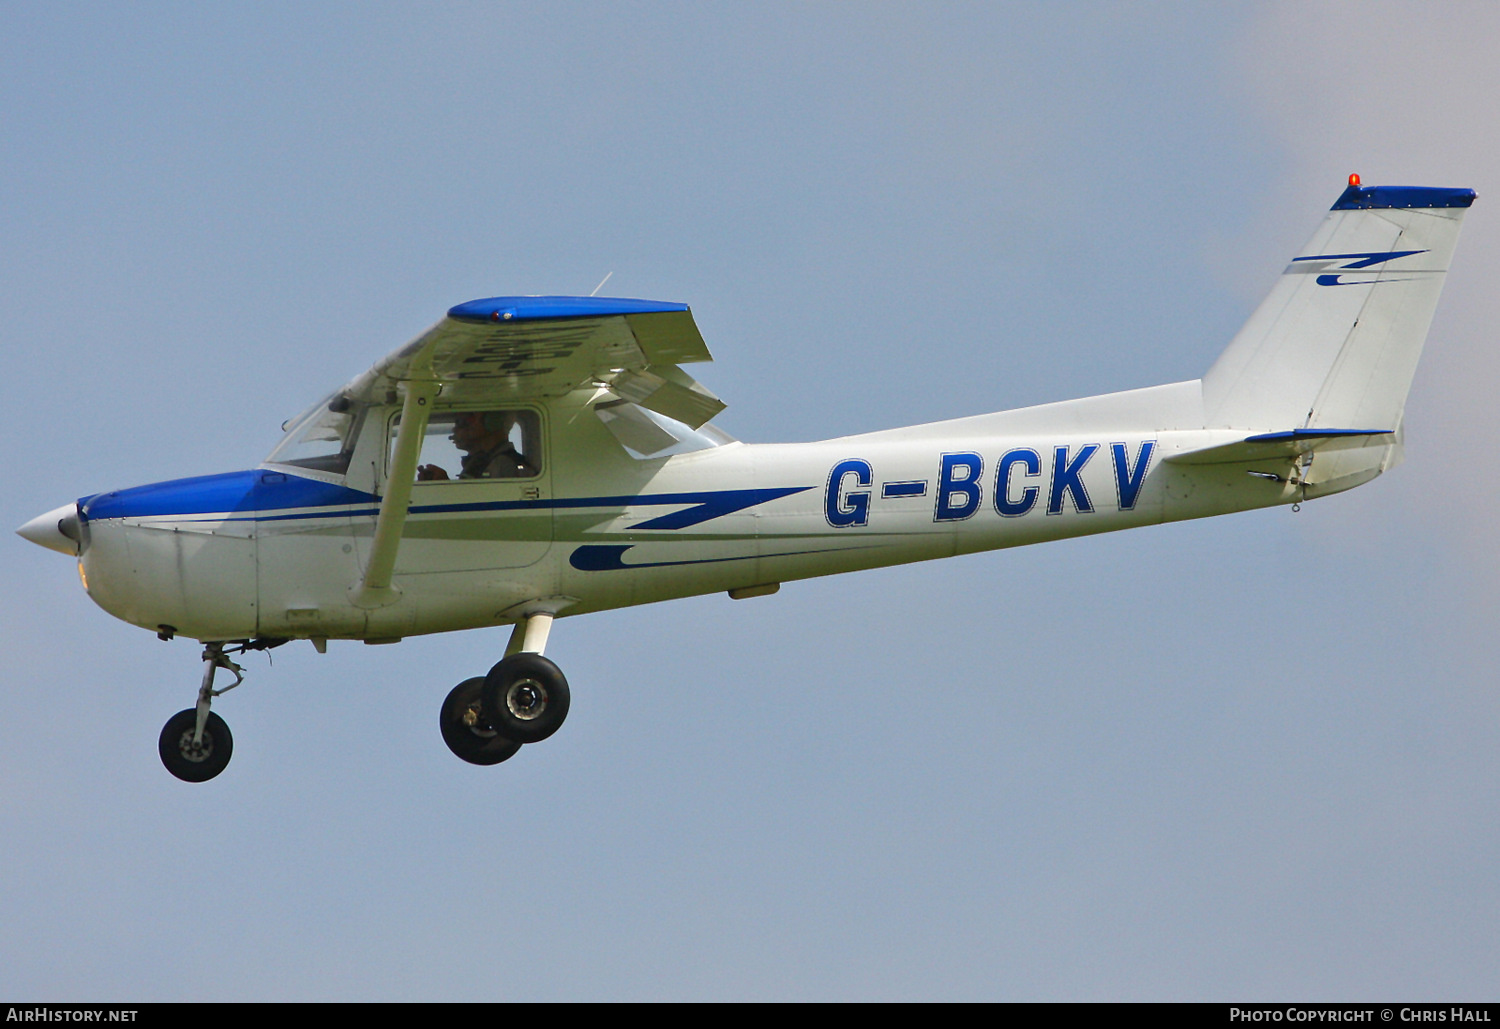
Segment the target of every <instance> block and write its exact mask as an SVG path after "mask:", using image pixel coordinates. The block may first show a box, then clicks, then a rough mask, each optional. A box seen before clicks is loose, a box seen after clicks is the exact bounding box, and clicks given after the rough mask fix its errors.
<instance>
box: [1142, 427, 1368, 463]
mask: <svg viewBox="0 0 1500 1029" xmlns="http://www.w3.org/2000/svg"><path fill="white" fill-rule="evenodd" d="M1395 442H1396V432H1395V430H1394V429H1392V430H1385V429H1290V430H1288V431H1286V432H1265V433H1261V434H1260V435H1258V436H1248V437H1246V438H1245V439H1242V440H1240V441H1239V442H1237V443H1225V444H1221V445H1220V446H1216V447H1205V448H1203V449H1202V450H1190V451H1188V452H1187V453H1185V454H1173V455H1172V456H1171V457H1168V458H1164V459H1163V460H1165V461H1166V462H1167V463H1169V464H1242V463H1244V462H1247V461H1278V460H1280V461H1291V460H1294V459H1296V458H1299V457H1301V456H1302V455H1304V454H1310V453H1312V452H1314V451H1320V452H1328V451H1332V450H1358V449H1360V448H1362V447H1384V446H1390V445H1392V444H1394V443H1395Z"/></svg>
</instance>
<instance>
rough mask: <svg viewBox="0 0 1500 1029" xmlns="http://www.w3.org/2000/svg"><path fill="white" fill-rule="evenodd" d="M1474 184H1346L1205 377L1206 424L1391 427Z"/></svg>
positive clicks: (1398, 414) (1353, 179)
mask: <svg viewBox="0 0 1500 1029" xmlns="http://www.w3.org/2000/svg"><path fill="white" fill-rule="evenodd" d="M1473 202H1474V192H1473V190H1468V189H1439V188H1428V187H1416V186H1371V187H1361V186H1360V185H1359V184H1358V178H1357V177H1354V176H1351V180H1350V186H1349V188H1348V189H1347V190H1345V191H1344V194H1343V195H1342V196H1340V197H1339V199H1338V201H1337V202H1336V203H1335V204H1334V205H1333V209H1332V210H1330V211H1329V212H1328V217H1327V218H1326V219H1324V221H1323V224H1322V226H1321V227H1320V228H1319V229H1318V231H1317V232H1316V233H1314V235H1313V238H1312V240H1311V241H1310V242H1309V243H1308V244H1307V246H1306V247H1304V248H1303V249H1302V250H1301V251H1300V252H1299V253H1298V255H1297V256H1296V257H1294V258H1293V259H1292V262H1291V263H1290V264H1288V265H1287V267H1286V270H1285V271H1284V272H1283V273H1282V275H1281V278H1280V280H1278V281H1277V283H1276V286H1275V287H1274V288H1273V289H1272V290H1271V293H1270V295H1269V296H1267V297H1266V299H1265V300H1264V301H1263V302H1262V303H1261V305H1260V307H1258V308H1257V309H1256V311H1255V313H1254V314H1253V315H1251V317H1250V320H1249V321H1248V322H1246V323H1245V327H1244V328H1242V329H1241V330H1240V331H1239V334H1238V335H1237V336H1235V338H1234V340H1233V342H1231V343H1230V344H1229V347H1228V348H1227V349H1226V350H1225V351H1224V353H1223V354H1221V355H1220V356H1219V359H1218V360H1217V361H1216V362H1215V363H1214V366H1213V367H1212V368H1210V369H1209V371H1208V374H1207V375H1205V376H1204V377H1203V405H1204V412H1205V415H1206V424H1207V426H1208V427H1209V428H1234V429H1273V430H1282V429H1299V428H1336V429H1369V430H1387V431H1389V430H1393V429H1395V428H1397V426H1398V425H1399V424H1400V421H1401V411H1402V408H1403V407H1404V406H1405V404H1406V394H1407V391H1408V390H1409V389H1410V387H1411V380H1412V375H1413V373H1414V372H1415V371H1416V367H1417V359H1418V358H1419V357H1420V356H1421V353H1422V344H1423V342H1424V341H1425V340H1426V338H1427V328H1428V325H1429V324H1430V323H1431V322H1432V313H1433V310H1434V308H1435V307H1436V306H1437V300H1438V294H1439V293H1441V292H1442V288H1443V280H1444V278H1445V277H1446V274H1447V271H1448V261H1449V259H1450V257H1451V256H1452V254H1453V245H1454V243H1455V242H1456V241H1457V239H1458V228H1459V223H1460V222H1461V221H1462V220H1463V216H1464V213H1465V211H1466V210H1467V209H1468V207H1469V205H1470V204H1472V203H1473Z"/></svg>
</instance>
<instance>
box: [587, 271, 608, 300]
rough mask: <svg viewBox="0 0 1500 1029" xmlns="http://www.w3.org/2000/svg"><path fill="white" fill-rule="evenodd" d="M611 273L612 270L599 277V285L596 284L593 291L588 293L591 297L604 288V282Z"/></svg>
mask: <svg viewBox="0 0 1500 1029" xmlns="http://www.w3.org/2000/svg"><path fill="white" fill-rule="evenodd" d="M613 274H614V272H610V273H608V274H607V275H605V276H604V278H602V279H600V280H599V285H597V286H595V287H594V291H593V292H592V293H590V294H589V296H591V297H596V296H598V295H599V291H600V290H601V289H603V288H604V284H605V283H606V282H608V281H609V276H610V275H613Z"/></svg>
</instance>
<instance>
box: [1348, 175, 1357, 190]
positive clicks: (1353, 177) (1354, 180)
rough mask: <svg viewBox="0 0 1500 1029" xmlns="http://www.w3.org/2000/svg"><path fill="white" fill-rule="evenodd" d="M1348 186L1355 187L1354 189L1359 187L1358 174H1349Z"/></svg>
mask: <svg viewBox="0 0 1500 1029" xmlns="http://www.w3.org/2000/svg"><path fill="white" fill-rule="evenodd" d="M1349 185H1351V186H1353V187H1355V188H1356V189H1357V188H1358V187H1359V172H1350V173H1349Z"/></svg>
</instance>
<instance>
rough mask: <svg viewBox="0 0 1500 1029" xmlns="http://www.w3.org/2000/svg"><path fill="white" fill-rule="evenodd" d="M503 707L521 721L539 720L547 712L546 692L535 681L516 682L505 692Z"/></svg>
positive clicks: (522, 680) (523, 680)
mask: <svg viewBox="0 0 1500 1029" xmlns="http://www.w3.org/2000/svg"><path fill="white" fill-rule="evenodd" d="M505 706H506V707H508V708H509V709H510V713H511V714H512V715H513V716H514V717H516V718H519V719H521V720H522V721H525V722H529V721H532V720H533V719H536V718H540V717H541V715H542V712H544V711H546V710H547V690H546V688H545V687H544V686H543V685H542V684H541V683H539V682H537V681H536V680H535V679H521V680H518V681H517V682H513V683H511V686H510V689H508V690H507V691H506V692H505Z"/></svg>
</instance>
